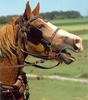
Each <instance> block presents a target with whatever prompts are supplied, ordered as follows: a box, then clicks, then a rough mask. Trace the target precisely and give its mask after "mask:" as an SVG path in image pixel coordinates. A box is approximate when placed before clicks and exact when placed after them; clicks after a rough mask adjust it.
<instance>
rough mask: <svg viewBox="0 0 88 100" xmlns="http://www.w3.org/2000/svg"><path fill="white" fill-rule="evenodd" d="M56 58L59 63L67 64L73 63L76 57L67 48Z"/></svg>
mask: <svg viewBox="0 0 88 100" xmlns="http://www.w3.org/2000/svg"><path fill="white" fill-rule="evenodd" d="M68 49H69V48H68ZM56 60H57V61H58V62H59V63H63V62H64V63H65V64H71V63H72V62H74V61H75V58H74V57H73V56H72V55H71V53H69V52H68V50H67V49H64V50H62V51H61V52H60V53H58V55H57V59H56Z"/></svg>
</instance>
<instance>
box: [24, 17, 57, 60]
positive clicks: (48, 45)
mask: <svg viewBox="0 0 88 100" xmlns="http://www.w3.org/2000/svg"><path fill="white" fill-rule="evenodd" d="M38 18H41V19H43V18H42V17H40V16H39V15H37V16H33V17H32V18H31V19H30V20H28V22H27V23H26V26H32V27H34V28H36V29H38V30H39V31H41V30H40V29H39V28H38V27H35V26H33V25H31V23H32V22H33V21H35V20H36V19H38ZM45 21H46V20H45ZM46 22H48V21H46ZM58 30H59V28H57V29H56V30H55V31H54V32H53V34H52V36H51V37H50V38H49V40H46V39H43V38H42V39H41V43H44V44H45V45H46V46H45V48H46V49H45V52H51V51H52V41H53V39H54V37H55V35H56V34H57V32H58ZM23 33H24V34H25V36H26V37H25V41H27V35H26V34H27V33H26V31H25V30H24V31H23ZM22 51H23V52H25V53H27V54H28V55H32V56H35V57H38V58H42V59H49V58H50V59H51V57H50V55H48V54H49V53H47V55H44V56H43V55H39V54H35V53H29V52H27V50H26V49H25V50H22Z"/></svg>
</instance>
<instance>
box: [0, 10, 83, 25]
mask: <svg viewBox="0 0 88 100" xmlns="http://www.w3.org/2000/svg"><path fill="white" fill-rule="evenodd" d="M40 15H41V16H42V17H44V18H45V19H47V20H52V19H65V18H80V17H82V15H81V14H80V12H78V11H52V12H45V13H41V14H40ZM11 17H12V16H1V17H0V24H4V23H6V22H8V21H9V20H10V19H11Z"/></svg>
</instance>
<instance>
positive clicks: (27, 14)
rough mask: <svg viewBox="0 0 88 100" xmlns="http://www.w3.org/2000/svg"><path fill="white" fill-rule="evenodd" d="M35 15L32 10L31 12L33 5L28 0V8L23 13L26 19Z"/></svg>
mask: <svg viewBox="0 0 88 100" xmlns="http://www.w3.org/2000/svg"><path fill="white" fill-rule="evenodd" d="M32 16H33V14H32V12H31V7H30V5H29V2H27V4H26V9H25V12H24V14H23V17H24V18H25V19H30V18H31V17H32Z"/></svg>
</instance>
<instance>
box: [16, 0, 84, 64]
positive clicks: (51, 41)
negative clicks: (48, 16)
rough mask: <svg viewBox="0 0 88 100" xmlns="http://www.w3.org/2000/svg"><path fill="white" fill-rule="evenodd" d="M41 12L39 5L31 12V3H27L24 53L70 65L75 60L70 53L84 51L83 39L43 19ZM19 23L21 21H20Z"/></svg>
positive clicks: (23, 18)
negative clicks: (70, 51)
mask: <svg viewBox="0 0 88 100" xmlns="http://www.w3.org/2000/svg"><path fill="white" fill-rule="evenodd" d="M39 10H40V5H39V3H38V4H37V6H36V7H35V9H34V10H33V11H31V7H30V5H29V2H27V4H26V9H25V12H24V14H23V16H22V20H23V22H24V23H23V26H24V28H23V33H24V34H25V35H24V37H25V50H23V52H25V53H27V54H33V55H34V56H36V57H40V58H43V59H48V60H50V59H55V60H57V61H58V62H60V63H62V62H64V63H66V64H70V63H71V62H73V61H74V60H75V58H74V57H73V56H72V55H71V54H70V53H69V52H68V51H69V50H72V51H74V52H80V51H82V50H83V45H82V39H81V38H80V37H79V36H77V35H74V34H71V33H69V32H67V31H65V30H63V29H61V28H58V27H56V26H55V25H53V24H51V23H50V22H49V21H47V20H45V19H43V18H42V17H41V16H40V15H39ZM17 22H21V21H19V19H18V21H17Z"/></svg>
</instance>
